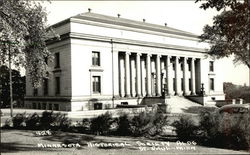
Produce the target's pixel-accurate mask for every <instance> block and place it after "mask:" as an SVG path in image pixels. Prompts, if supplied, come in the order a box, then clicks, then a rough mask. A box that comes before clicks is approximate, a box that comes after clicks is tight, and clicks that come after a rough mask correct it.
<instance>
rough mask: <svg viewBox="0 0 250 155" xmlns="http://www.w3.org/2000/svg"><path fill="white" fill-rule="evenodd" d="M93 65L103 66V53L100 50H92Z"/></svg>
mask: <svg viewBox="0 0 250 155" xmlns="http://www.w3.org/2000/svg"><path fill="white" fill-rule="evenodd" d="M91 57H92V66H101V54H100V52H99V51H92V55H91Z"/></svg>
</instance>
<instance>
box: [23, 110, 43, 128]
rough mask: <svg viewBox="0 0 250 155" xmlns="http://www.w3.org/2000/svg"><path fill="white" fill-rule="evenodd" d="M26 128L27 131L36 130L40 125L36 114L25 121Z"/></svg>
mask: <svg viewBox="0 0 250 155" xmlns="http://www.w3.org/2000/svg"><path fill="white" fill-rule="evenodd" d="M25 124H26V128H27V129H38V127H39V125H40V117H39V115H38V114H37V113H34V114H32V115H29V116H28V118H26V120H25Z"/></svg>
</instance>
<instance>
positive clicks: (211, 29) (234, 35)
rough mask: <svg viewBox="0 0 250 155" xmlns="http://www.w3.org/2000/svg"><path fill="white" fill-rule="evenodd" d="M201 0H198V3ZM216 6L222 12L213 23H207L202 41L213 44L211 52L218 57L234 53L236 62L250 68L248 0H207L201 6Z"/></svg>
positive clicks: (204, 7) (249, 12)
mask: <svg viewBox="0 0 250 155" xmlns="http://www.w3.org/2000/svg"><path fill="white" fill-rule="evenodd" d="M199 1H201V0H196V3H197V2H199ZM202 2H203V1H202ZM200 8H202V9H204V10H206V9H208V8H215V9H217V11H221V13H220V14H219V15H217V16H215V17H214V18H213V25H212V26H209V25H206V26H205V27H204V29H203V32H204V33H203V34H202V35H201V36H200V38H201V41H208V42H209V43H210V44H211V48H210V50H209V54H210V55H213V56H215V57H217V58H222V57H228V56H230V55H232V54H233V55H234V56H235V58H234V62H241V63H243V64H245V65H247V66H248V68H249V69H250V51H249V47H250V45H249V44H250V40H249V38H250V36H249V35H250V23H249V20H250V15H249V14H250V11H249V4H248V1H247V0H244V1H239V0H206V1H205V2H203V3H202V4H201V6H200Z"/></svg>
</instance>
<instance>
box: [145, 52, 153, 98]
mask: <svg viewBox="0 0 250 155" xmlns="http://www.w3.org/2000/svg"><path fill="white" fill-rule="evenodd" d="M150 57H151V55H150V54H147V60H146V65H147V96H152V93H151V60H150Z"/></svg>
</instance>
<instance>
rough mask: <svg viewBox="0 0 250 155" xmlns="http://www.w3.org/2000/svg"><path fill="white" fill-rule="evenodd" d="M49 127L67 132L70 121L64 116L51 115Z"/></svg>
mask: <svg viewBox="0 0 250 155" xmlns="http://www.w3.org/2000/svg"><path fill="white" fill-rule="evenodd" d="M51 117H52V118H51V124H50V126H51V127H52V128H54V129H59V130H62V131H69V128H70V125H71V120H70V119H68V117H67V116H66V114H61V113H52V115H51Z"/></svg>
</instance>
